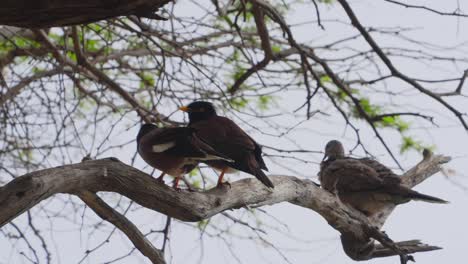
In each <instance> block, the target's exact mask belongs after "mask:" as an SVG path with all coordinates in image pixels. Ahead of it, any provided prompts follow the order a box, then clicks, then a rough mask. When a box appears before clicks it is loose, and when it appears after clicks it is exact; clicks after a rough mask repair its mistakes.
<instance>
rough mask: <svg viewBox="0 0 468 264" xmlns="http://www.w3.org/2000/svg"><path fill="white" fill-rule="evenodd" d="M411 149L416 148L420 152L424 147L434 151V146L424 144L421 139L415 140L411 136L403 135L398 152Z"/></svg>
mask: <svg viewBox="0 0 468 264" xmlns="http://www.w3.org/2000/svg"><path fill="white" fill-rule="evenodd" d="M411 149H414V150H417V151H418V152H422V151H423V150H424V149H429V150H431V151H434V149H435V146H433V145H432V146H425V145H424V144H423V143H422V142H421V141H419V140H415V139H414V138H413V137H411V136H403V137H402V142H401V145H400V153H404V152H407V151H409V150H411Z"/></svg>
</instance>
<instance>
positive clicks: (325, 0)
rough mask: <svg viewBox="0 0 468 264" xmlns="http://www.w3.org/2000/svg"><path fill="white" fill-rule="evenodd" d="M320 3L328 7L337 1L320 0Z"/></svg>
mask: <svg viewBox="0 0 468 264" xmlns="http://www.w3.org/2000/svg"><path fill="white" fill-rule="evenodd" d="M318 1H319V2H320V3H324V4H327V5H331V4H333V3H334V2H335V0H318Z"/></svg>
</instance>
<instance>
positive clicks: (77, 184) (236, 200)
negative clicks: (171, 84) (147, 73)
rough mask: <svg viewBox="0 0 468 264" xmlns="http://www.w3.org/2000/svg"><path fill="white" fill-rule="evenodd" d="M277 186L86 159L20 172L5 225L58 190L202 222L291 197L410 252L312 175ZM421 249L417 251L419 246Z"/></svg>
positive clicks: (2, 201) (423, 167) (426, 170)
mask: <svg viewBox="0 0 468 264" xmlns="http://www.w3.org/2000/svg"><path fill="white" fill-rule="evenodd" d="M448 159H449V158H447V157H443V156H433V157H432V156H430V157H426V158H425V159H424V160H423V161H422V162H421V163H420V164H418V165H417V166H416V167H415V168H413V169H412V170H410V171H409V173H408V174H406V175H405V176H404V177H405V182H406V181H408V180H407V178H414V179H416V180H414V181H411V184H417V183H419V182H421V181H422V180H423V179H426V178H427V177H429V176H430V175H432V174H434V173H436V172H437V171H438V170H439V169H440V167H439V166H440V164H441V163H444V162H447V161H448ZM270 178H271V179H272V181H273V182H274V184H275V190H274V191H270V190H269V189H266V188H265V187H264V186H263V185H262V184H261V183H260V182H258V181H257V180H255V179H252V178H248V179H243V180H240V181H237V182H234V183H232V185H231V186H232V187H231V188H215V189H211V190H208V191H204V192H185V191H184V192H176V191H174V190H173V189H172V188H170V187H168V186H166V185H163V184H161V183H159V182H158V181H157V180H156V179H154V178H152V177H151V176H149V175H147V174H145V173H143V172H141V171H139V170H137V169H135V168H133V167H131V166H128V165H125V164H123V163H121V162H117V161H115V159H103V160H95V161H86V162H83V163H78V164H72V165H67V166H62V167H57V168H51V169H45V170H41V171H36V172H33V173H29V174H26V175H24V176H21V177H18V178H16V179H14V180H13V181H11V182H10V183H8V184H7V185H5V186H3V187H1V188H0V208H2V212H1V214H0V226H3V225H5V224H6V223H8V222H10V221H11V220H13V219H14V218H15V217H16V216H18V215H19V214H21V213H22V212H24V211H26V210H28V209H30V208H31V207H33V206H34V205H36V204H37V203H39V202H40V201H42V200H44V199H47V198H48V197H50V196H52V195H54V194H57V193H71V194H77V195H82V194H83V192H84V191H88V192H92V193H95V192H99V191H105V192H116V193H120V194H122V195H124V196H126V197H128V198H130V199H131V200H133V201H135V202H137V203H138V204H140V205H142V206H144V207H147V208H149V209H152V210H155V211H158V212H161V213H163V214H165V215H168V216H170V217H174V218H176V219H179V220H182V221H199V220H202V219H206V218H209V217H211V216H214V215H216V214H218V213H221V212H223V211H225V210H229V209H237V208H241V207H244V206H250V207H258V206H263V205H271V204H276V203H280V202H290V203H293V204H296V205H299V206H301V207H304V208H309V209H312V210H314V211H316V212H317V213H319V214H320V215H321V216H322V217H324V218H325V219H326V220H327V222H328V223H329V224H330V225H331V226H332V227H333V228H335V229H336V230H338V231H339V232H340V233H342V234H346V235H348V236H352V238H353V239H358V240H359V241H369V239H370V238H373V239H375V240H377V241H379V242H381V244H382V245H384V246H385V247H387V248H390V249H391V251H392V252H393V253H394V254H396V255H402V254H403V253H407V252H406V251H404V250H403V249H400V248H399V247H398V245H397V244H395V243H394V242H393V241H392V240H390V239H389V238H388V237H387V236H386V235H385V234H384V233H383V232H381V231H379V230H378V228H377V227H376V226H378V225H376V224H375V223H373V222H372V221H370V220H369V219H367V218H366V217H365V216H364V215H362V214H361V213H359V212H357V211H356V210H354V209H352V208H349V207H347V206H345V205H343V204H342V203H341V202H340V201H339V199H337V198H336V197H335V196H334V195H333V194H331V193H329V192H327V191H325V190H323V189H321V188H319V187H318V186H317V185H316V184H315V183H314V182H312V181H310V180H303V179H299V178H296V177H289V176H281V175H277V176H270ZM416 251H417V250H416Z"/></svg>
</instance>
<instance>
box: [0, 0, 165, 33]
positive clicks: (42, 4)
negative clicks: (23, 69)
mask: <svg viewBox="0 0 468 264" xmlns="http://www.w3.org/2000/svg"><path fill="white" fill-rule="evenodd" d="M171 1H172V0H1V1H0V25H10V26H16V27H26V28H43V27H57V26H66V25H76V24H85V23H91V22H95V21H99V20H102V19H107V18H111V17H117V16H128V15H140V16H150V17H151V14H152V13H154V12H155V11H157V10H158V9H159V8H160V7H162V6H164V5H165V4H167V3H169V2H171ZM153 18H157V16H154V17H153Z"/></svg>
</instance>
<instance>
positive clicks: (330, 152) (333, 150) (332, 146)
mask: <svg viewBox="0 0 468 264" xmlns="http://www.w3.org/2000/svg"><path fill="white" fill-rule="evenodd" d="M339 158H344V148H343V144H341V142H340V141H338V140H330V141H328V143H327V145H326V146H325V156H324V157H323V160H322V161H324V160H326V159H329V160H330V159H331V160H334V159H339Z"/></svg>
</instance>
